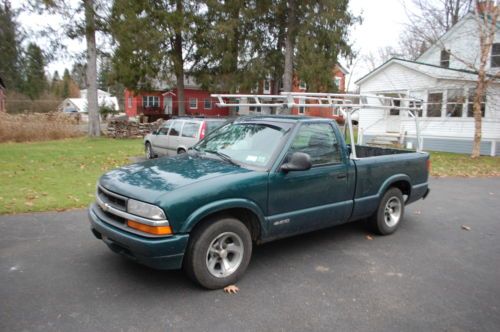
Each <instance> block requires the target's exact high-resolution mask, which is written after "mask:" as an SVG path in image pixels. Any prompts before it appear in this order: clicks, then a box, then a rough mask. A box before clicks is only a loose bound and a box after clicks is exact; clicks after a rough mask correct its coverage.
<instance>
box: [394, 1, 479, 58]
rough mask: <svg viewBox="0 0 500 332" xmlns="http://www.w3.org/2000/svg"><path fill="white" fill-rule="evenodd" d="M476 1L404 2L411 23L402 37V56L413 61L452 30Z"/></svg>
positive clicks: (407, 25)
mask: <svg viewBox="0 0 500 332" xmlns="http://www.w3.org/2000/svg"><path fill="white" fill-rule="evenodd" d="M472 2H473V0H438V1H435V0H412V1H411V5H410V6H408V5H407V4H406V3H405V2H404V1H402V4H403V6H404V7H405V10H406V15H407V17H408V21H409V23H408V24H406V26H405V29H404V31H403V33H402V34H401V37H400V41H399V44H400V48H401V51H402V52H403V56H404V57H405V58H407V59H410V60H414V59H416V58H417V57H418V56H420V54H422V53H423V52H424V51H425V50H426V49H427V48H428V47H430V46H431V45H433V44H434V43H436V42H437V41H438V40H439V38H440V37H441V36H442V35H443V34H444V33H445V32H446V31H448V30H450V29H451V27H453V26H454V25H455V24H456V23H457V22H458V21H459V20H460V19H461V18H462V17H463V16H464V15H466V14H467V13H468V12H469V11H470V10H471V6H472Z"/></svg>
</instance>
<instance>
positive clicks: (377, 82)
mask: <svg viewBox="0 0 500 332" xmlns="http://www.w3.org/2000/svg"><path fill="white" fill-rule="evenodd" d="M435 82H436V79H434V78H432V77H430V76H428V75H424V74H421V73H419V72H417V71H415V70H412V69H409V68H408V67H405V66H403V65H401V64H399V63H395V62H393V63H392V64H389V65H388V66H387V67H386V68H384V69H383V70H381V71H380V72H379V73H377V74H375V75H373V76H372V77H370V78H368V79H367V80H366V81H364V82H363V83H362V84H361V85H360V87H359V88H360V93H367V92H375V91H377V92H379V91H398V90H400V91H407V90H418V89H422V88H426V87H429V86H433V85H435V84H436V83H435Z"/></svg>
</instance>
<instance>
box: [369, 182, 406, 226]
mask: <svg viewBox="0 0 500 332" xmlns="http://www.w3.org/2000/svg"><path fill="white" fill-rule="evenodd" d="M404 212H405V204H404V200H403V194H402V193H401V190H399V189H398V188H391V189H389V190H387V191H386V193H385V194H384V196H383V197H382V200H381V201H380V203H379V206H378V209H377V212H375V214H374V215H373V216H372V217H371V218H370V223H371V226H372V228H373V230H374V231H375V232H376V233H378V234H381V235H388V234H392V233H394V232H395V231H396V230H397V229H398V227H399V224H400V223H401V220H402V219H403V215H404Z"/></svg>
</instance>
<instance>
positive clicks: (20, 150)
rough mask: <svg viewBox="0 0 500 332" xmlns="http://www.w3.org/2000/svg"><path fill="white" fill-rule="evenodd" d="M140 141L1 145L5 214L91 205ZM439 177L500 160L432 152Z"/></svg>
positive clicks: (495, 170)
mask: <svg viewBox="0 0 500 332" xmlns="http://www.w3.org/2000/svg"><path fill="white" fill-rule="evenodd" d="M142 153H143V151H142V141H141V140H140V139H129V140H115V139H110V138H99V139H88V138H76V139H66V140H59V141H48V142H37V143H4V144H0V214H8V213H18V212H32V211H51V210H64V209H70V208H78V207H85V206H87V205H88V204H90V203H91V202H92V201H93V199H94V191H95V184H96V182H97V179H98V178H99V176H100V175H101V174H102V173H104V172H105V171H107V170H109V169H112V168H115V167H119V166H121V165H124V164H127V163H130V160H129V157H131V156H138V155H142ZM431 160H432V167H431V174H432V175H433V176H500V158H498V157H497V158H494V157H481V158H479V159H476V160H473V159H470V158H469V156H468V155H462V154H454V153H444V152H432V153H431Z"/></svg>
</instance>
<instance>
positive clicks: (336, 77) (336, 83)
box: [335, 76, 342, 90]
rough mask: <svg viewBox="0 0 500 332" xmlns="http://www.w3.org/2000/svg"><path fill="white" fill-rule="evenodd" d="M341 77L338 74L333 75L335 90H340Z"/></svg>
mask: <svg viewBox="0 0 500 332" xmlns="http://www.w3.org/2000/svg"><path fill="white" fill-rule="evenodd" d="M341 81H342V79H341V78H340V77H338V76H335V86H336V87H337V90H340V82H341Z"/></svg>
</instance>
